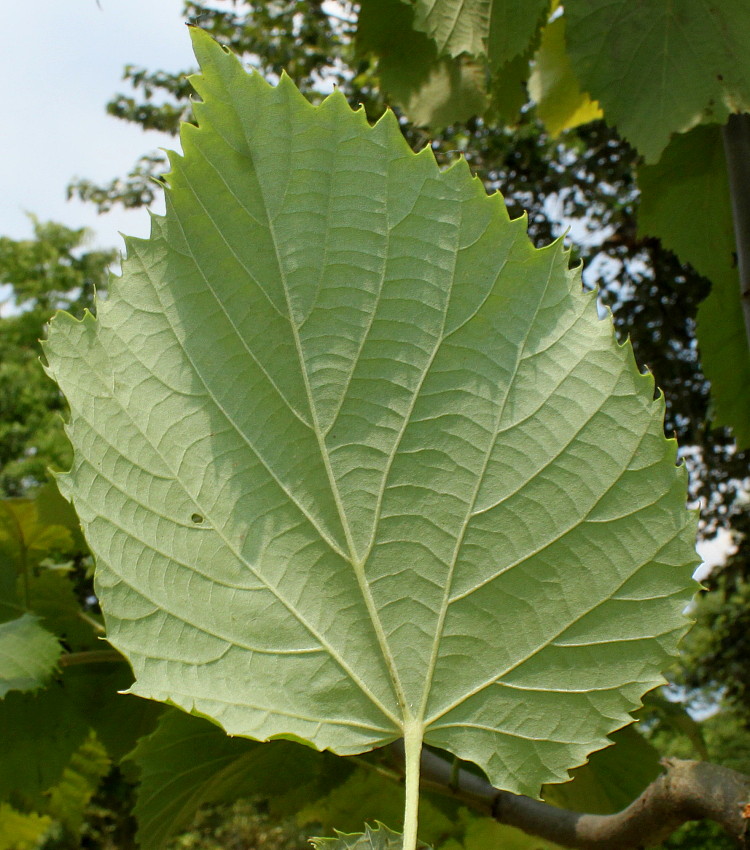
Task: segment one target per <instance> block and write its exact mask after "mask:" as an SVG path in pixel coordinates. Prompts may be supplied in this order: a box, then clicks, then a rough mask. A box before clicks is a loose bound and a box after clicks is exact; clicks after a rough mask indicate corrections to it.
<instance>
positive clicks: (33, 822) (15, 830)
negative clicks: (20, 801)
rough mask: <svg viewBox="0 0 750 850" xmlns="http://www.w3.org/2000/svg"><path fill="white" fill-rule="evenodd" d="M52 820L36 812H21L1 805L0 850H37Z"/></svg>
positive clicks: (3, 804)
mask: <svg viewBox="0 0 750 850" xmlns="http://www.w3.org/2000/svg"><path fill="white" fill-rule="evenodd" d="M51 825H52V820H51V819H50V818H49V817H47V816H46V815H38V814H35V813H34V812H29V813H26V812H19V811H16V810H15V809H14V808H13V807H12V806H9V805H8V804H7V803H0V850H37V848H38V847H39V846H40V844H41V842H42V839H43V838H44V836H45V834H46V833H47V832H48V830H49V828H50V826H51Z"/></svg>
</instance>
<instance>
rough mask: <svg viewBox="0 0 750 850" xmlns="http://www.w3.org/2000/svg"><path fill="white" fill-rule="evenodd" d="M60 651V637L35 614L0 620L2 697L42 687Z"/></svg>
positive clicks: (0, 697)
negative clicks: (42, 623) (49, 629)
mask: <svg viewBox="0 0 750 850" xmlns="http://www.w3.org/2000/svg"><path fill="white" fill-rule="evenodd" d="M61 653H62V647H61V646H60V643H59V641H58V640H57V638H56V637H55V636H54V635H52V634H50V633H49V632H48V631H47V629H45V628H44V627H43V626H41V625H40V623H39V618H38V617H35V616H33V615H32V614H22V615H21V616H20V617H18V618H16V619H15V620H9V621H8V622H7V623H2V624H0V699H2V698H3V697H4V696H5V695H6V694H7V693H8V692H9V691H34V690H36V689H37V688H40V687H42V685H43V684H44V683H45V682H46V681H47V679H48V678H49V677H50V675H51V674H52V672H53V671H54V669H55V667H56V666H57V661H58V659H59V657H60V654H61Z"/></svg>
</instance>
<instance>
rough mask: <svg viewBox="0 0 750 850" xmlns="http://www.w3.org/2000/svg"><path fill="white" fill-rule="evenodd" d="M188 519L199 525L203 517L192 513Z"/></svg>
mask: <svg viewBox="0 0 750 850" xmlns="http://www.w3.org/2000/svg"><path fill="white" fill-rule="evenodd" d="M190 519H191V520H192V521H193V522H194V523H195V524H196V525H199V524H200V523H202V522H203V517H202V516H201V515H200V514H193V515H192V516H191V517H190Z"/></svg>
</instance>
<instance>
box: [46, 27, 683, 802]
mask: <svg viewBox="0 0 750 850" xmlns="http://www.w3.org/2000/svg"><path fill="white" fill-rule="evenodd" d="M194 41H195V47H196V53H197V56H198V59H199V62H200V64H201V67H202V75H201V76H200V77H197V78H196V79H195V81H194V84H195V87H196V89H197V90H198V93H199V95H200V97H201V102H199V103H196V104H195V112H196V116H197V120H198V121H199V124H200V126H199V127H191V126H186V127H184V128H183V131H182V144H183V149H184V151H185V156H184V158H182V157H178V156H173V157H172V172H171V174H170V175H169V178H168V182H169V191H168V192H167V213H166V216H165V217H164V218H155V219H154V222H153V232H152V236H151V238H150V240H148V241H142V240H129V241H128V258H127V260H126V261H125V263H124V266H123V278H122V279H120V280H114V281H113V282H112V286H111V288H110V292H109V296H108V298H107V299H106V300H105V301H102V302H101V303H100V304H99V307H98V317H97V319H94V317H93V316H91V315H87V316H86V317H85V318H84V320H83V321H80V322H79V321H76V320H74V319H73V318H72V317H71V316H68V315H66V314H60V315H59V316H58V317H57V318H56V319H55V320H54V321H53V323H52V328H51V331H50V337H49V341H48V343H47V345H46V352H47V356H48V358H49V362H50V367H51V371H52V373H53V374H54V375H55V377H56V378H57V379H58V381H59V382H60V384H61V386H62V388H63V389H64V391H65V394H66V396H67V397H68V400H69V402H70V405H71V410H72V418H71V424H70V426H69V428H68V431H69V434H70V438H71V440H72V442H73V445H74V447H75V457H76V459H75V461H74V466H73V469H72V470H71V472H70V473H69V474H67V475H66V476H64V477H63V478H62V479H61V481H60V484H61V488H62V490H63V492H64V493H65V494H67V495H69V496H70V497H72V498H73V500H74V504H75V506H76V508H77V510H78V513H79V516H80V517H81V520H82V523H83V526H84V529H85V532H86V536H87V539H88V542H89V544H90V545H91V547H92V549H93V551H94V553H95V555H96V558H97V566H98V579H97V582H98V583H97V588H98V594H99V597H100V599H101V602H102V606H103V608H104V610H105V617H106V623H107V628H108V634H109V638H110V640H111V641H112V643H113V644H114V645H115V646H116V647H117V648H118V649H119V650H121V651H122V652H123V653H125V654H126V655H127V656H128V658H129V659H130V661H131V663H132V665H133V668H134V671H135V674H136V682H135V683H134V685H133V686H132V690H133V691H134V692H135V693H137V694H140V695H141V696H145V697H150V698H155V699H159V700H164V701H167V700H169V701H171V702H173V703H175V704H176V705H178V706H181V707H182V708H184V709H186V710H188V711H191V712H195V713H200V714H205V715H208V716H210V717H212V718H214V719H215V720H216V721H218V722H219V723H221V725H222V726H224V728H225V729H226V730H227V731H229V732H230V733H232V734H234V735H244V736H248V737H253V738H258V739H267V738H272V737H277V736H291V737H296V738H300V739H304V740H306V741H309V742H311V743H312V744H314V745H315V746H316V747H318V748H321V749H322V748H329V749H331V750H333V751H334V752H337V753H339V754H350V753H358V752H362V751H364V750H367V749H369V748H372V747H375V746H378V745H382V744H386V743H388V742H390V741H393V740H394V739H396V738H398V737H400V736H402V735H405V736H406V739H407V740H406V743H407V766H408V764H414V756H415V753H418V746H419V744H420V742H421V740H422V739H424V740H425V741H427V742H430V743H433V744H434V745H436V746H439V747H442V748H444V749H449V750H451V751H452V752H454V753H456V754H457V755H459V756H460V757H462V758H465V759H467V760H470V761H474V762H476V763H477V764H479V765H480V766H482V767H483V769H484V770H485V771H486V772H487V773H488V775H489V777H490V779H491V781H492V782H493V783H495V784H497V785H498V786H500V787H503V788H508V789H511V790H514V791H522V792H530V793H534V794H536V793H537V792H538V790H539V786H540V784H541V783H543V782H549V781H554V780H561V779H565V778H566V777H567V770H568V768H570V767H572V766H574V765H576V764H580V763H581V762H582V761H583V760H584V759H585V758H586V755H587V754H588V753H589V752H591V750H593V749H596V748H598V747H601V746H603V745H605V744H606V743H607V739H606V735H607V734H608V733H609V732H611V731H612V730H614V729H616V728H617V727H620V726H622V725H623V724H625V723H627V722H628V721H629V719H630V717H629V712H630V711H631V710H633V709H634V708H635V707H636V706H637V705H638V704H639V700H640V697H641V695H642V694H643V693H644V692H645V691H647V690H649V689H650V688H651V687H653V686H654V684H656V683H657V682H659V681H660V680H661V679H660V672H659V671H660V670H661V668H662V667H663V666H664V664H665V663H667V659H668V657H669V655H670V654H671V653H673V652H674V651H675V646H676V642H677V640H678V638H679V636H680V634H681V633H682V631H683V630H684V625H685V620H684V617H683V615H682V610H683V608H684V606H685V603H686V601H687V599H688V598H689V596H690V594H691V592H692V591H691V582H690V573H691V570H692V567H693V565H694V564H695V563H696V559H695V555H694V551H693V534H694V529H695V520H694V517H691V516H690V515H689V514H688V513H687V512H686V511H685V508H684V499H685V470H684V469H682V468H678V467H676V466H675V445H674V443H673V442H671V441H667V440H665V439H664V436H663V433H662V420H663V402H662V400H661V399H660V398H656V399H655V398H654V387H653V381H652V378H651V377H650V376H649V375H644V374H641V373H639V371H638V370H637V368H636V366H635V363H634V362H633V359H632V354H631V352H630V349H629V348H628V347H626V346H619V345H618V344H617V343H616V341H615V339H614V335H613V330H612V325H611V322H610V321H609V320H607V321H600V320H599V319H598V317H597V309H596V302H595V297H594V295H592V294H584V293H582V291H581V284H580V276H579V273H578V272H577V271H571V270H569V269H568V267H567V263H568V257H567V254H566V253H565V252H564V251H563V249H562V246H561V245H560V244H559V243H558V244H555V245H553V246H552V247H550V248H548V249H545V250H535V249H534V248H533V247H532V246H531V244H530V242H529V241H528V239H527V237H526V233H525V221H524V220H522V219H519V220H516V221H513V222H511V221H509V220H508V217H507V212H506V208H505V205H504V203H503V200H502V198H501V197H500V196H499V195H497V194H496V195H494V196H492V197H489V198H488V197H487V196H486V194H485V192H484V190H483V189H482V186H481V184H480V183H479V181H478V180H476V179H471V177H470V174H469V171H468V167H467V166H466V164H465V162H463V161H459V162H458V163H457V164H455V165H454V166H452V167H451V168H450V169H448V170H446V171H442V172H441V171H440V170H439V169H438V167H437V165H436V163H435V160H434V158H433V156H432V153H431V151H430V150H429V149H425V150H424V151H422V152H421V153H420V154H418V155H414V154H413V153H412V152H411V151H410V150H409V148H408V146H407V145H406V143H405V142H404V140H403V138H402V136H401V134H400V131H399V127H398V122H397V120H396V119H395V118H394V116H393V115H392V114H391V113H387V114H386V115H385V116H384V118H383V119H382V120H381V121H379V122H378V124H376V125H375V126H374V127H370V126H368V124H367V121H366V118H365V116H364V113H363V111H361V110H360V111H359V112H352V111H351V110H350V109H349V107H348V106H347V105H346V103H345V101H344V98H343V96H342V95H341V94H340V93H338V92H336V93H334V94H333V95H332V96H331V97H329V98H328V99H327V100H326V101H325V102H324V103H323V104H322V105H321V106H320V107H317V108H314V107H312V106H310V105H309V104H308V103H307V102H306V101H305V100H304V98H303V97H302V96H301V95H300V94H299V92H298V91H297V90H296V89H295V87H294V85H293V84H292V83H291V82H290V81H289V80H288V79H287V78H283V79H282V81H281V82H280V84H279V85H278V87H276V88H272V87H270V86H268V85H267V84H266V83H264V82H263V80H261V79H260V78H259V77H258V76H255V75H248V74H246V73H245V71H244V70H243V69H242V67H241V65H240V63H239V62H238V61H237V60H236V59H235V58H234V57H233V56H231V55H230V54H228V53H227V52H225V51H223V50H222V49H221V48H220V47H218V46H217V45H215V44H214V43H213V42H212V41H211V40H210V39H209V38H208V37H207V36H206V35H204V34H202V33H200V32H194ZM413 780H414V776H413V774H412V776H411V780H409V781H411V782H412V783H413Z"/></svg>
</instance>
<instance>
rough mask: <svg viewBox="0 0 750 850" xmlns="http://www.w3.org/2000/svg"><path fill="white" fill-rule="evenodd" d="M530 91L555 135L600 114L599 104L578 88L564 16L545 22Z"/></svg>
mask: <svg viewBox="0 0 750 850" xmlns="http://www.w3.org/2000/svg"><path fill="white" fill-rule="evenodd" d="M529 94H530V95H531V97H532V99H533V100H534V101H535V103H536V110H537V115H538V116H539V118H540V120H541V121H543V122H544V125H545V127H546V128H547V130H548V131H549V132H550V133H551V134H552V135H553V136H557V135H558V134H559V133H561V132H562V131H563V130H569V129H571V128H572V127H577V126H579V125H580V124H586V123H588V122H589V121H594V120H595V119H597V118H601V117H602V111H601V109H599V104H598V103H597V102H596V101H592V100H591V98H590V97H589V96H588V95H587V94H586V92H583V91H581V87H580V86H579V84H578V80H577V79H576V77H575V74H574V73H573V69H572V68H571V67H570V60H569V59H568V54H567V51H566V49H565V17H564V16H562V17H559V18H557V19H555V20H554V21H552V22H551V23H549V24H547V26H546V27H545V28H544V30H543V31H542V41H541V44H540V45H539V50H538V51H537V53H536V56H535V59H534V68H533V70H532V71H531V76H530V77H529Z"/></svg>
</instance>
